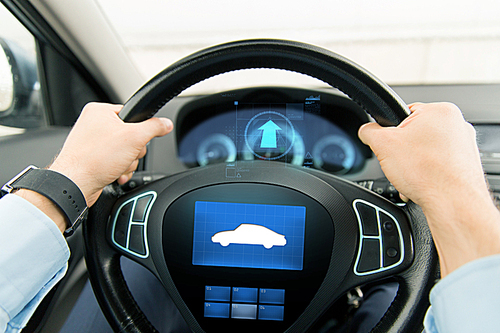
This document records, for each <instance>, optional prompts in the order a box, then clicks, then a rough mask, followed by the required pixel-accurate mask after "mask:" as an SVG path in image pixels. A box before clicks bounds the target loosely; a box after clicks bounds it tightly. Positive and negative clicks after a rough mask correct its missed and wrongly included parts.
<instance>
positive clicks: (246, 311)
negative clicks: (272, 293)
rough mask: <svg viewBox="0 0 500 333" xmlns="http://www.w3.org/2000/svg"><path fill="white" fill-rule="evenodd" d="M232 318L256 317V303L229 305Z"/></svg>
mask: <svg viewBox="0 0 500 333" xmlns="http://www.w3.org/2000/svg"><path fill="white" fill-rule="evenodd" d="M231 318H233V319H257V305H255V304H237V303H233V305H232V307H231Z"/></svg>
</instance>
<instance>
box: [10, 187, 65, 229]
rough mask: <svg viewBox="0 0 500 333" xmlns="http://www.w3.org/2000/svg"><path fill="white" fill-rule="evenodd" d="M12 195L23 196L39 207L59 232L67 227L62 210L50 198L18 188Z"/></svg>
mask: <svg viewBox="0 0 500 333" xmlns="http://www.w3.org/2000/svg"><path fill="white" fill-rule="evenodd" d="M13 194H14V195H17V196H19V197H21V198H23V199H24V200H26V201H29V202H30V203H31V204H33V205H34V206H36V207H37V208H38V209H40V210H41V211H42V212H43V213H44V214H45V215H47V216H48V217H49V218H50V219H51V220H52V221H54V223H55V224H56V225H57V227H58V228H59V230H61V233H64V231H65V230H66V228H67V227H68V223H67V222H66V216H65V215H64V213H63V212H62V210H61V209H59V207H57V205H56V204H54V203H53V202H52V201H51V200H50V199H48V198H46V197H45V196H43V195H41V194H39V193H37V192H34V191H31V190H26V189H19V190H17V191H16V192H15V193H13Z"/></svg>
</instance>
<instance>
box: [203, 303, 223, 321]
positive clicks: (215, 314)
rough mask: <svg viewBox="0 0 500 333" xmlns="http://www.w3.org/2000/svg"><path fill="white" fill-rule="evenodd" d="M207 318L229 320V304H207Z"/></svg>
mask: <svg viewBox="0 0 500 333" xmlns="http://www.w3.org/2000/svg"><path fill="white" fill-rule="evenodd" d="M204 315H205V317H208V318H229V303H210V302H205V314H204Z"/></svg>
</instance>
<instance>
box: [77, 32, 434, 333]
mask: <svg viewBox="0 0 500 333" xmlns="http://www.w3.org/2000/svg"><path fill="white" fill-rule="evenodd" d="M251 68H272V69H284V70H289V71H294V72H299V73H302V74H306V75H309V76H313V77H315V78H318V79H320V80H322V81H324V82H326V83H328V84H330V85H331V86H333V87H336V88H338V89H339V90H341V91H342V92H344V93H346V94H347V95H348V96H349V97H351V99H353V100H354V101H355V102H357V103H358V104H360V105H361V106H362V107H363V108H364V109H365V110H367V112H368V113H369V114H371V115H372V117H373V118H374V119H375V120H376V121H377V122H379V123H380V124H381V125H384V126H389V125H397V124H399V123H400V122H401V121H402V120H403V119H404V118H405V117H406V116H407V115H408V114H409V110H408V108H407V106H406V104H405V103H404V102H403V101H402V100H401V98H400V97H399V96H397V95H396V94H395V93H394V92H393V91H392V90H391V89H390V88H389V87H388V86H387V85H386V84H385V83H383V82H381V81H380V80H379V79H377V78H376V77H375V76H373V75H372V74H371V73H369V72H368V71H366V70H364V69H363V68H361V67H360V66H358V65H356V64H354V63H352V62H351V61H349V60H347V59H345V58H343V57H341V56H339V55H337V54H335V53H333V52H330V51H328V50H324V49H321V48H318V47H315V46H311V45H307V44H302V43H298V42H291V41H281V40H250V41H240V42H234V43H228V44H223V45H219V46H215V47H212V48H209V49H206V50H203V51H200V52H198V53H195V54H193V55H191V56H189V57H187V58H184V59H183V60H181V61H179V62H177V63H175V64H173V65H172V66H170V67H168V68H167V69H165V70H164V71H162V72H161V73H159V74H158V75H157V76H155V77H154V78H153V79H151V80H150V81H149V82H148V83H146V84H145V85H144V86H143V87H142V88H140V89H139V90H138V91H137V92H136V93H135V94H134V95H133V96H132V97H131V98H130V99H129V101H127V103H126V104H125V106H124V108H123V110H122V111H121V113H120V116H121V117H122V118H123V119H124V121H128V122H139V121H142V120H145V119H148V118H150V117H152V116H153V115H154V114H156V112H157V111H158V110H159V109H160V108H161V107H162V106H163V105H165V104H166V103H167V102H168V101H169V100H171V99H172V98H173V97H175V96H177V95H178V94H179V93H180V92H182V91H183V90H185V89H186V88H188V87H190V86H192V85H194V84H196V83H198V82H200V81H203V80H205V79H207V78H210V77H213V76H215V75H219V74H223V73H227V72H230V71H235V70H240V69H251ZM118 196H119V192H118V191H116V188H113V187H108V188H107V189H106V190H105V191H104V192H103V195H101V198H100V199H99V201H98V202H97V203H96V205H95V206H94V207H93V208H92V209H91V212H90V213H89V218H88V219H89V222H88V223H86V224H85V225H84V237H85V245H86V251H85V252H86V259H87V266H88V269H89V274H90V280H91V283H92V285H93V287H94V290H95V293H96V297H97V300H98V302H99V304H100V306H101V308H102V309H103V312H104V314H105V316H106V318H107V319H108V321H109V322H110V324H111V326H112V327H113V329H114V330H115V331H126V332H150V331H155V329H154V327H153V326H152V325H151V324H150V323H149V321H148V320H147V318H146V317H145V316H144V314H143V313H142V311H141V310H140V308H139V307H138V306H137V305H136V303H135V301H134V300H133V297H132V295H131V294H130V292H129V291H128V288H127V286H126V283H125V281H124V279H123V275H122V274H121V270H120V264H119V258H120V255H119V254H118V253H116V252H113V250H112V249H110V247H109V245H107V239H106V237H105V233H106V226H105V223H103V221H107V219H108V218H109V216H110V213H111V206H112V204H113V202H114V201H116V198H117V197H118ZM405 210H406V212H407V214H408V215H409V216H410V222H411V228H412V232H413V235H414V239H415V244H414V247H415V258H414V260H415V263H416V264H413V265H412V266H411V267H410V268H409V269H408V270H406V271H405V272H404V273H403V274H401V275H400V276H399V280H400V281H399V282H400V288H399V291H398V294H397V296H396V298H395V300H394V302H393V304H392V305H391V307H390V308H389V310H388V311H387V313H386V314H385V316H384V317H383V318H382V320H381V321H380V322H379V324H378V325H377V326H376V327H375V328H374V330H373V332H388V331H401V330H402V331H409V330H414V329H415V328H417V327H421V325H422V319H423V315H420V314H419V315H415V313H423V312H425V309H426V308H427V307H428V300H427V295H428V293H429V291H430V289H431V287H432V284H433V280H434V277H435V275H436V273H437V255H436V252H435V249H434V245H433V242H432V238H431V235H430V231H429V229H428V227H427V224H426V221H425V218H424V217H423V213H422V212H421V210H420V209H419V207H417V206H416V205H414V204H411V203H410V204H409V205H407V207H406V208H405ZM103 286H104V287H103ZM188 324H193V323H188ZM195 326H196V325H195Z"/></svg>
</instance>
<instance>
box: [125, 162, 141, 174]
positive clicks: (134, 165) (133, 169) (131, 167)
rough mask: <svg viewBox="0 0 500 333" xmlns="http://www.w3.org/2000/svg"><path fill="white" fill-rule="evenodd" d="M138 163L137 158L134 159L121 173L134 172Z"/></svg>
mask: <svg viewBox="0 0 500 333" xmlns="http://www.w3.org/2000/svg"><path fill="white" fill-rule="evenodd" d="M138 165H139V160H134V161H133V162H132V164H130V166H129V167H128V168H127V170H125V172H124V173H123V174H127V173H131V172H134V171H135V170H136V169H137V166H138Z"/></svg>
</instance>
